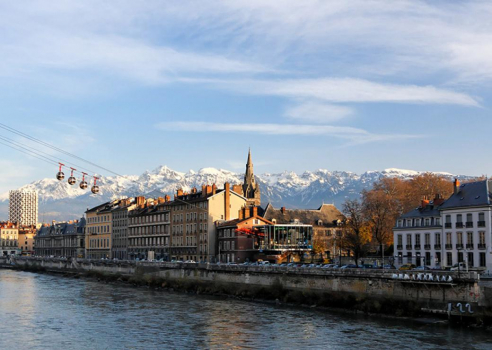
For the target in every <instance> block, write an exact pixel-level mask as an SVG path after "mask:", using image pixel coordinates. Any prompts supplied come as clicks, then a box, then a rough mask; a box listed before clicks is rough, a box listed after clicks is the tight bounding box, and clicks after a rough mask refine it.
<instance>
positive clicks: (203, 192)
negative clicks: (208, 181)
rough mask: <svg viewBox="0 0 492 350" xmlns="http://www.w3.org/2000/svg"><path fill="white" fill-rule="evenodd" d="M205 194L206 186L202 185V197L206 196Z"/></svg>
mask: <svg viewBox="0 0 492 350" xmlns="http://www.w3.org/2000/svg"><path fill="white" fill-rule="evenodd" d="M206 196H207V186H205V185H202V197H206Z"/></svg>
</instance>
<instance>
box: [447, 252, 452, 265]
mask: <svg viewBox="0 0 492 350" xmlns="http://www.w3.org/2000/svg"><path fill="white" fill-rule="evenodd" d="M446 264H447V266H453V253H450V252H449V253H446Z"/></svg>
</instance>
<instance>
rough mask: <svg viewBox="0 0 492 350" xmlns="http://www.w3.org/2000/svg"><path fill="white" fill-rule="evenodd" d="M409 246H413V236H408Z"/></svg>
mask: <svg viewBox="0 0 492 350" xmlns="http://www.w3.org/2000/svg"><path fill="white" fill-rule="evenodd" d="M407 245H412V235H407Z"/></svg>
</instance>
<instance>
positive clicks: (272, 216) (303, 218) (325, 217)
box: [263, 203, 345, 226]
mask: <svg viewBox="0 0 492 350" xmlns="http://www.w3.org/2000/svg"><path fill="white" fill-rule="evenodd" d="M263 217H264V218H265V219H267V220H269V221H273V220H275V221H276V223H277V224H289V223H292V222H294V221H295V220H298V221H299V222H301V223H303V224H310V225H315V226H317V224H318V221H319V220H321V221H322V222H323V226H333V225H334V221H337V220H343V219H344V218H345V217H344V216H343V214H342V213H341V212H340V211H339V210H338V209H337V208H336V207H335V206H334V205H333V204H323V205H322V206H321V207H319V208H318V209H284V210H282V209H276V208H274V207H273V205H271V204H270V203H268V205H267V207H266V209H265V213H264V214H263Z"/></svg>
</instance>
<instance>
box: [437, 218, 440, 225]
mask: <svg viewBox="0 0 492 350" xmlns="http://www.w3.org/2000/svg"><path fill="white" fill-rule="evenodd" d="M436 226H441V218H436Z"/></svg>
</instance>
